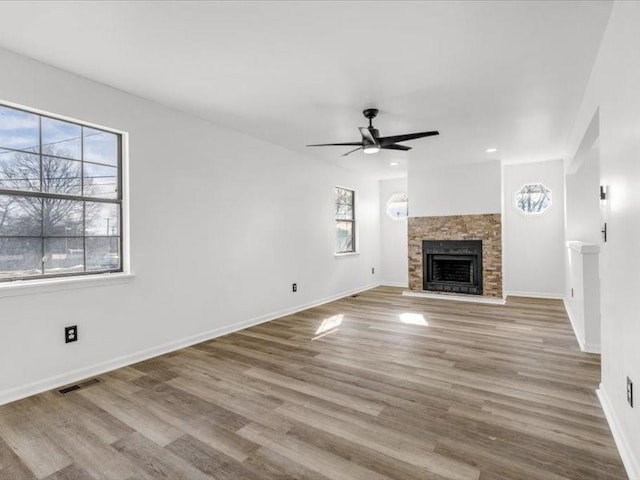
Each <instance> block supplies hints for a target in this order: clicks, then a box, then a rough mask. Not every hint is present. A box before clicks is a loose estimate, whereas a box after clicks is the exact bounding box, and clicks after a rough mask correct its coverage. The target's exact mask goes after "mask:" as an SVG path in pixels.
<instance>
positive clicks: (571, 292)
mask: <svg viewBox="0 0 640 480" xmlns="http://www.w3.org/2000/svg"><path fill="white" fill-rule="evenodd" d="M571 296H572V297H573V288H572V289H571Z"/></svg>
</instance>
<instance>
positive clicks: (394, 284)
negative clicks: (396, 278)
mask: <svg viewBox="0 0 640 480" xmlns="http://www.w3.org/2000/svg"><path fill="white" fill-rule="evenodd" d="M380 285H381V286H383V287H400V288H409V284H408V283H406V282H387V281H385V280H382V281H381V282H380Z"/></svg>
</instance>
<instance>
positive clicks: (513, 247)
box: [502, 160, 565, 298]
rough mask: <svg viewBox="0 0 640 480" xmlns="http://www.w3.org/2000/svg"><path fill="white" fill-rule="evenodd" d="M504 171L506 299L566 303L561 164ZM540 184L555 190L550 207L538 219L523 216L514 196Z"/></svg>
mask: <svg viewBox="0 0 640 480" xmlns="http://www.w3.org/2000/svg"><path fill="white" fill-rule="evenodd" d="M503 168H504V171H503V182H504V185H503V188H504V214H503V222H502V227H503V248H504V252H503V260H504V267H503V268H504V290H505V294H507V295H525V296H543V297H558V298H561V297H563V296H564V291H565V267H564V265H565V251H564V249H565V246H564V166H563V163H562V160H553V161H548V162H536V163H525V164H516V165H505V166H504V167H503ZM538 182H540V183H543V184H544V185H545V186H547V187H548V188H550V189H551V192H552V193H551V195H552V204H551V207H550V208H549V209H548V210H547V211H546V212H544V213H542V214H539V215H524V214H523V213H521V212H520V211H519V210H518V209H517V208H516V207H515V194H516V192H517V191H518V190H520V188H521V187H522V186H523V185H525V184H527V183H538Z"/></svg>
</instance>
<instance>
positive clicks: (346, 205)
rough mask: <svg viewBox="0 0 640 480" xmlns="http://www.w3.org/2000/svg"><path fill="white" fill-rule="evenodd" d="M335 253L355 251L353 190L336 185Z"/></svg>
mask: <svg viewBox="0 0 640 480" xmlns="http://www.w3.org/2000/svg"><path fill="white" fill-rule="evenodd" d="M335 203H336V253H353V252H355V251H356V216H355V192H354V191H353V190H349V189H347V188H340V187H336V190H335Z"/></svg>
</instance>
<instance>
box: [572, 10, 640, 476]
mask: <svg viewBox="0 0 640 480" xmlns="http://www.w3.org/2000/svg"><path fill="white" fill-rule="evenodd" d="M638 25H640V3H638V2H616V3H615V4H614V6H613V9H612V12H611V17H610V19H609V24H608V26H607V29H606V31H605V34H604V37H603V40H602V45H601V47H600V51H599V53H598V57H597V59H596V63H595V65H594V68H593V72H592V74H591V79H590V81H589V85H588V86H587V89H586V91H585V95H584V100H583V103H582V105H581V107H580V111H579V114H578V116H577V118H576V122H575V128H574V130H573V132H572V134H571V138H570V142H571V146H572V151H576V150H577V149H578V145H579V144H580V141H581V139H582V138H583V136H584V135H585V131H586V130H587V128H588V125H589V123H590V122H591V120H592V118H593V116H594V114H595V113H596V112H597V111H599V115H600V118H599V124H600V127H599V128H600V137H599V148H600V176H601V181H602V183H603V184H604V185H607V186H608V187H609V199H608V201H607V206H606V213H605V220H606V222H607V226H608V231H609V235H608V240H607V242H606V243H604V244H603V245H602V251H601V254H600V280H601V282H600V283H601V286H600V288H601V309H602V332H601V333H602V345H601V349H602V357H601V358H602V384H601V388H600V392H599V393H600V397H601V400H602V403H603V407H604V409H605V413H606V414H607V418H608V419H609V424H610V426H611V428H612V431H613V434H614V437H615V438H616V441H617V443H618V447H619V449H620V452H621V455H622V459H623V461H624V462H625V466H626V467H627V471H628V473H629V476H630V478H632V479H635V480H637V479H640V396H639V394H638V391H640V388H639V387H640V316H639V313H638V312H640V295H639V294H638V292H640V276H638V271H640V254H638V245H640V188H638V186H639V185H640V123H639V119H640V88H639V86H640V55H639V53H638V52H640V35H639V34H638ZM627 376H628V377H630V378H631V379H632V380H633V381H634V383H635V390H636V398H635V406H634V407H633V408H631V406H629V405H628V404H627V402H626V377H627Z"/></svg>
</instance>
